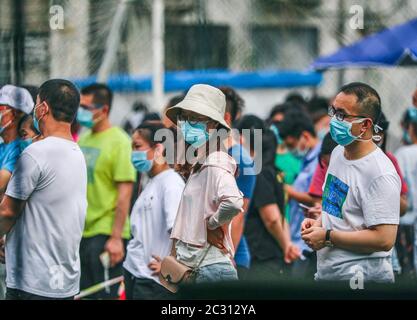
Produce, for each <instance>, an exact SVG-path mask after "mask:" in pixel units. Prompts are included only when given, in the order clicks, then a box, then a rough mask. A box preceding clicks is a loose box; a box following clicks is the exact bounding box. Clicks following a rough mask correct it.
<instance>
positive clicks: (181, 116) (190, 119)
mask: <svg viewBox="0 0 417 320" xmlns="http://www.w3.org/2000/svg"><path fill="white" fill-rule="evenodd" d="M177 121H188V122H189V123H190V124H191V125H195V124H197V123H199V122H202V123H206V124H207V123H208V122H209V121H210V120H207V118H203V117H199V116H193V115H192V116H191V115H184V114H182V113H179V114H178V116H177Z"/></svg>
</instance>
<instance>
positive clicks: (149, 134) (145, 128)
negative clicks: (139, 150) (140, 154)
mask: <svg viewBox="0 0 417 320" xmlns="http://www.w3.org/2000/svg"><path fill="white" fill-rule="evenodd" d="M162 129H166V130H171V131H172V132H174V130H172V129H168V128H166V127H165V126H164V125H163V123H162V122H160V121H144V122H143V123H141V124H140V125H139V126H138V127H137V128H136V129H135V131H134V132H138V133H139V134H140V135H141V136H142V137H143V138H144V139H145V140H146V141H147V142H148V143H149V145H150V146H152V147H153V146H154V145H156V144H157V143H160V141H156V139H155V137H156V133H157V132H158V130H162ZM174 138H175V134H174ZM174 142H175V141H174Z"/></svg>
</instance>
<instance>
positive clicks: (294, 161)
mask: <svg viewBox="0 0 417 320" xmlns="http://www.w3.org/2000/svg"><path fill="white" fill-rule="evenodd" d="M301 166H302V161H301V159H299V158H296V157H295V156H294V155H293V154H292V153H291V152H286V153H277V154H276V155H275V167H276V168H278V169H279V170H280V171H281V172H282V173H283V175H284V183H285V184H289V185H291V184H293V183H294V181H295V178H297V175H298V174H299V173H300V171H301ZM285 218H286V219H287V221H290V219H289V218H290V208H289V206H288V203H287V204H286V206H285Z"/></svg>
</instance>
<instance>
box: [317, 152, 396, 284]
mask: <svg viewBox="0 0 417 320" xmlns="http://www.w3.org/2000/svg"><path fill="white" fill-rule="evenodd" d="M400 190H401V181H400V178H399V176H398V174H397V172H396V170H395V167H394V165H393V164H392V162H391V160H390V159H389V158H388V157H387V156H386V155H385V154H384V153H383V152H382V150H381V149H379V148H377V149H376V150H375V151H373V152H371V153H370V154H368V155H367V156H365V157H363V158H361V159H358V160H347V159H346V158H345V156H344V148H343V147H341V146H338V147H336V148H335V149H334V151H333V153H332V155H331V160H330V164H329V169H328V171H327V176H326V182H325V184H324V185H323V191H324V192H323V213H322V222H323V227H324V228H326V229H332V230H339V231H359V230H364V229H367V228H369V227H371V226H376V225H380V224H398V223H399V218H400ZM390 255H391V251H390V252H374V253H372V254H362V253H355V252H352V251H348V250H344V249H340V248H336V247H334V248H329V247H326V248H323V249H321V250H319V251H318V252H317V274H316V279H318V280H349V279H351V278H352V276H353V275H355V274H356V271H357V268H358V267H360V269H361V271H362V272H363V275H364V278H365V281H384V282H385V281H387V282H390V281H393V271H392V265H391V261H390Z"/></svg>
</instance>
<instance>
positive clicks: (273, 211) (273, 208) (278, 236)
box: [259, 204, 290, 252]
mask: <svg viewBox="0 0 417 320" xmlns="http://www.w3.org/2000/svg"><path fill="white" fill-rule="evenodd" d="M259 213H260V216H261V219H262V221H263V223H264V225H265V227H266V229H267V230H268V232H269V233H270V234H271V235H272V236H273V237H274V239H275V240H276V241H277V242H278V244H279V245H280V247H281V248H282V250H283V251H284V252H285V250H286V249H287V247H288V246H289V245H290V242H289V239H288V237H287V236H286V234H285V229H284V225H283V219H282V215H281V212H280V210H279V208H278V205H276V204H268V205H266V206H263V207H260V208H259Z"/></svg>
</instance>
